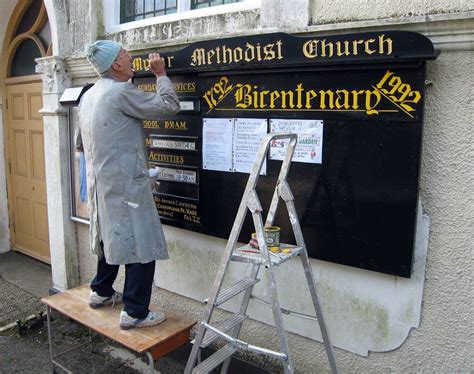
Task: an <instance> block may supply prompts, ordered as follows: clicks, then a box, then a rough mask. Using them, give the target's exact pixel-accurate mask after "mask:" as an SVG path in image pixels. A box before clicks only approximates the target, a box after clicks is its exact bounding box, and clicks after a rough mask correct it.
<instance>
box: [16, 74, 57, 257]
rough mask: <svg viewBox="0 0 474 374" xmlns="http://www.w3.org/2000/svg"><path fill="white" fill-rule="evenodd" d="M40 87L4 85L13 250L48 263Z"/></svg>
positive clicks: (29, 84) (36, 85)
mask: <svg viewBox="0 0 474 374" xmlns="http://www.w3.org/2000/svg"><path fill="white" fill-rule="evenodd" d="M41 92H42V84H41V83H28V84H18V85H13V86H7V99H8V108H7V111H8V123H7V134H8V155H7V157H8V167H9V178H10V180H9V186H10V191H9V198H8V200H9V206H10V219H11V220H12V228H13V230H12V231H13V232H12V245H13V248H14V249H17V250H19V251H21V252H24V253H26V254H28V255H30V256H32V257H36V258H38V259H40V260H43V261H45V262H48V263H49V262H50V252H49V234H48V208H47V202H46V175H45V164H44V136H43V119H42V117H41V115H40V113H39V112H38V111H39V109H41V107H42V93H41Z"/></svg>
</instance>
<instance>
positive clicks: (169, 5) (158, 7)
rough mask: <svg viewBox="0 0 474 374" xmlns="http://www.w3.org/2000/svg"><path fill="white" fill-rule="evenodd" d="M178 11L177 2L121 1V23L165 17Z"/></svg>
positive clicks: (159, 0) (165, 0)
mask: <svg viewBox="0 0 474 374" xmlns="http://www.w3.org/2000/svg"><path fill="white" fill-rule="evenodd" d="M177 11H178V6H177V0H120V23H127V22H132V21H137V20H140V19H145V18H151V17H157V16H163V15H165V14H171V13H176V12H177Z"/></svg>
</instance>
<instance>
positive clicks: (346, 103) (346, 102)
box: [336, 90, 350, 109]
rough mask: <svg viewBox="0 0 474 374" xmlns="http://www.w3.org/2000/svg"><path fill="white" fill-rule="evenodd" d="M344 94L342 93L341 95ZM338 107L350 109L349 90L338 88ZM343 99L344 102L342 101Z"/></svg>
mask: <svg viewBox="0 0 474 374" xmlns="http://www.w3.org/2000/svg"><path fill="white" fill-rule="evenodd" d="M341 94H342V95H341ZM336 96H337V97H336V108H337V109H341V108H344V109H349V107H350V106H349V92H348V91H347V90H336ZM341 100H342V103H341Z"/></svg>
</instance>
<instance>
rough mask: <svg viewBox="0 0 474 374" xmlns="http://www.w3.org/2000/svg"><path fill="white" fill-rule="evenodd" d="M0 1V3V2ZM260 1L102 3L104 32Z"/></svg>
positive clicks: (129, 0)
mask: <svg viewBox="0 0 474 374" xmlns="http://www.w3.org/2000/svg"><path fill="white" fill-rule="evenodd" d="M0 1H1V0H0ZM260 2H261V0H120V1H117V0H102V5H103V14H104V24H105V31H106V32H110V33H114V32H121V31H125V30H130V29H134V28H137V27H145V26H149V25H154V24H158V23H160V24H162V23H167V22H174V21H178V20H182V19H188V18H194V17H206V16H211V15H217V14H224V13H229V12H236V11H246V10H253V9H258V8H260Z"/></svg>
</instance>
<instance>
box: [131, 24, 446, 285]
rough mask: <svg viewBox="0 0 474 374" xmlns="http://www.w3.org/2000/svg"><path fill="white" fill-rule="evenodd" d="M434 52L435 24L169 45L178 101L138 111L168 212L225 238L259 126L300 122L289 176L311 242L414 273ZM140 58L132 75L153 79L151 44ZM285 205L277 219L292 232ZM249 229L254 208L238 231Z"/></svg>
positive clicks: (346, 259) (162, 208) (261, 188)
mask: <svg viewBox="0 0 474 374" xmlns="http://www.w3.org/2000/svg"><path fill="white" fill-rule="evenodd" d="M160 52H161V51H160ZM436 55H437V53H436V51H434V49H433V46H432V44H431V42H430V41H429V40H428V39H427V38H425V37H424V36H422V35H420V34H417V33H412V32H401V31H385V32H374V33H360V34H348V35H337V36H324V37H317V38H316V37H295V36H292V35H287V34H282V33H276V34H266V35H258V36H248V37H238V38H228V39H219V40H212V41H205V42H199V43H195V44H192V45H189V46H188V47H186V48H184V49H182V50H179V51H174V52H165V53H162V56H164V58H165V62H166V65H167V71H168V75H169V76H170V78H171V80H172V81H173V85H174V87H175V89H176V91H177V93H178V96H179V98H180V107H181V111H180V112H179V113H178V114H177V115H176V116H174V117H173V118H149V119H147V120H145V121H143V128H144V131H145V134H146V147H147V150H148V159H149V162H150V163H151V164H152V165H153V166H155V167H156V168H158V171H159V181H160V184H159V187H158V189H157V192H156V194H155V203H156V206H157V209H158V211H159V213H160V217H161V219H162V222H163V223H164V224H168V225H172V226H176V227H181V228H184V229H187V230H192V231H196V232H200V233H204V234H207V235H211V236H216V237H220V238H228V236H229V234H230V231H231V228H232V225H233V222H234V218H235V214H236V212H237V209H238V206H239V204H240V200H241V197H242V194H243V191H244V188H245V185H246V182H247V179H248V175H249V174H248V170H249V165H251V164H252V160H253V157H254V153H255V152H256V148H257V146H258V143H259V139H260V138H261V136H262V135H263V134H265V133H269V132H282V131H285V132H288V131H290V132H296V133H297V134H298V136H299V142H298V146H297V149H296V155H297V156H296V157H295V158H294V161H293V163H292V166H291V169H290V173H289V179H288V182H289V185H290V187H291V189H292V192H293V194H294V196H295V205H296V208H297V211H298V215H299V219H300V222H301V226H302V230H303V234H304V237H305V242H306V245H307V249H308V254H309V256H310V257H312V258H317V259H320V260H325V261H330V262H335V263H339V264H344V265H348V266H354V267H359V268H363V269H368V270H373V271H377V272H382V273H387V274H393V275H398V276H402V277H410V274H411V269H412V260H413V246H414V238H415V229H416V227H415V225H416V213H417V212H416V211H417V200H418V182H419V172H420V156H421V138H422V126H423V105H424V95H425V92H424V82H425V68H426V60H430V59H435V58H436ZM133 66H134V71H135V77H134V80H133V81H134V84H136V85H137V87H138V88H139V89H141V90H143V91H154V90H155V89H156V79H155V78H154V76H153V74H151V72H150V71H149V61H148V60H147V55H139V56H134V59H133ZM284 147H285V145H284V144H281V143H275V144H272V147H271V150H270V152H269V154H268V155H267V160H266V164H265V166H264V168H263V173H262V174H263V175H262V176H261V177H260V182H259V185H258V187H257V192H258V194H259V197H260V199H261V203H262V206H263V208H264V211H265V210H266V209H267V208H268V207H269V204H270V200H271V196H272V193H273V189H274V186H275V181H276V179H277V173H278V172H279V169H280V166H281V161H280V160H281V157H282V155H283V154H284V149H285V148H284ZM285 209H286V208H285V207H284V204H281V208H280V210H279V213H278V214H277V216H276V220H275V225H277V226H280V227H281V236H282V237H281V239H282V242H286V243H292V242H293V240H294V238H293V237H292V234H291V226H290V224H289V221H288V219H287V217H286V216H287V214H286V211H285ZM253 231H254V229H253V224H252V221H251V216H250V214H249V215H248V216H247V219H246V221H245V223H244V226H243V229H242V232H241V236H240V238H239V240H240V241H241V242H244V243H245V242H248V241H249V239H250V235H251V233H252V232H253Z"/></svg>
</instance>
